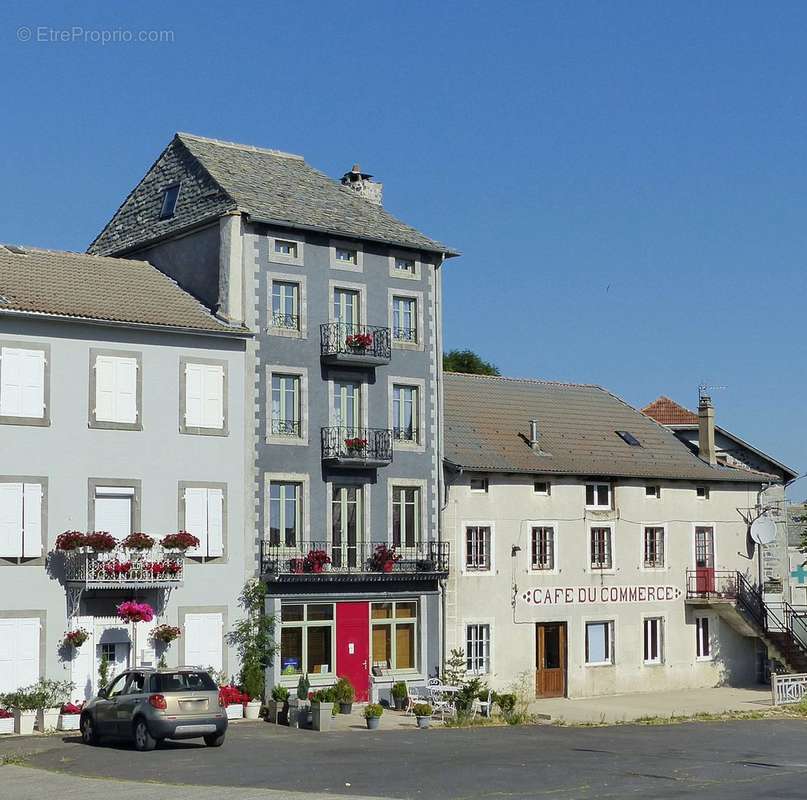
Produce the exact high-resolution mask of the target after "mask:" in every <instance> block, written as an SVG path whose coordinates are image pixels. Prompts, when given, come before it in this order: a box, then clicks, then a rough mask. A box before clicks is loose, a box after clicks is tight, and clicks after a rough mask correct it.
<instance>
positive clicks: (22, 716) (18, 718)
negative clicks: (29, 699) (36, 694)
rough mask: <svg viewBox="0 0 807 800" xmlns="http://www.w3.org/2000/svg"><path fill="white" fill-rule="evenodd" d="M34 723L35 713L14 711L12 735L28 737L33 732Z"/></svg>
mask: <svg viewBox="0 0 807 800" xmlns="http://www.w3.org/2000/svg"><path fill="white" fill-rule="evenodd" d="M34 722H36V711H20V710H19V709H16V708H15V709H14V733H19V734H21V735H22V736H30V735H31V734H32V733H33V732H34Z"/></svg>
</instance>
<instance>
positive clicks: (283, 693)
mask: <svg viewBox="0 0 807 800" xmlns="http://www.w3.org/2000/svg"><path fill="white" fill-rule="evenodd" d="M288 699H289V690H288V689H287V688H286V687H285V686H281V685H280V684H278V685H277V686H273V687H272V700H274V701H275V702H276V703H285V702H286V701H287V700H288Z"/></svg>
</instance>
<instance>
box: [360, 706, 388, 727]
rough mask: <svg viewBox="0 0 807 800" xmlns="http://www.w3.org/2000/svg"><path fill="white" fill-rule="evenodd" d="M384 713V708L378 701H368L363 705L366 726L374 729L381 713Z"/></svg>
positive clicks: (379, 720)
mask: <svg viewBox="0 0 807 800" xmlns="http://www.w3.org/2000/svg"><path fill="white" fill-rule="evenodd" d="M383 713H384V709H383V708H382V707H381V705H380V704H379V703H368V704H367V705H366V706H365V707H364V714H363V716H364V719H365V720H366V721H367V727H368V728H369V729H370V730H371V731H374V730H375V729H376V728H377V727H378V724H379V723H380V722H381V715H382V714H383Z"/></svg>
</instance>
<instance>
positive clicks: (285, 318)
mask: <svg viewBox="0 0 807 800" xmlns="http://www.w3.org/2000/svg"><path fill="white" fill-rule="evenodd" d="M271 327H272V328H281V329H283V330H287V331H298V330H300V317H299V316H298V315H297V314H283V313H281V312H280V311H274V312H273V313H272V325H271Z"/></svg>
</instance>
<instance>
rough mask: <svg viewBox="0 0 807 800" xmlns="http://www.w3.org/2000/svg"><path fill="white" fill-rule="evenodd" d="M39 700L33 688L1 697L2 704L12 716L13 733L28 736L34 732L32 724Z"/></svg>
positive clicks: (39, 695)
mask: <svg viewBox="0 0 807 800" xmlns="http://www.w3.org/2000/svg"><path fill="white" fill-rule="evenodd" d="M40 699H41V693H40V692H37V691H36V690H35V687H33V686H29V687H27V688H25V689H18V690H17V691H16V692H11V694H7V695H5V696H4V697H3V703H4V704H5V705H7V706H8V707H9V708H10V709H11V710H12V712H13V714H14V733H17V734H20V735H21V736H30V735H31V734H32V733H33V732H34V722H35V721H36V711H37V709H38V708H39V703H40Z"/></svg>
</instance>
